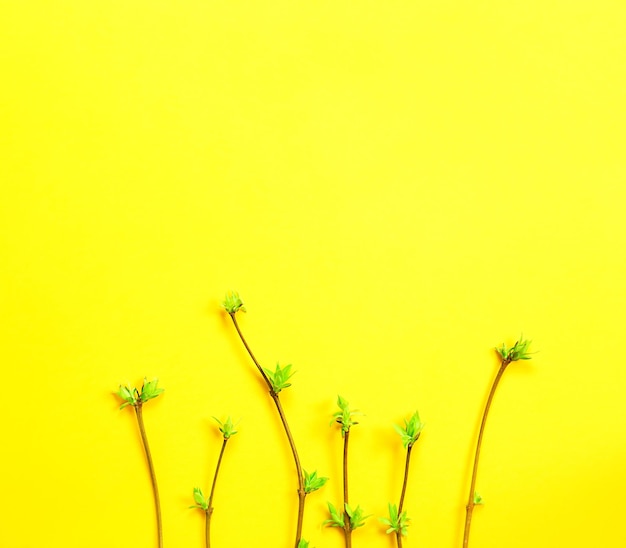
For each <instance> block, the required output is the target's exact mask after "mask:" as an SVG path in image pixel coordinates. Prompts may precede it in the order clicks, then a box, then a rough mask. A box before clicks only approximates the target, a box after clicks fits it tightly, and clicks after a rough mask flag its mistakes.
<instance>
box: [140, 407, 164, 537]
mask: <svg viewBox="0 0 626 548" xmlns="http://www.w3.org/2000/svg"><path fill="white" fill-rule="evenodd" d="M142 406H143V402H142V401H141V400H139V401H138V402H137V403H135V404H134V405H133V408H134V409H135V415H136V417H137V425H138V426H139V432H140V434H141V442H142V444H143V449H144V453H145V454H146V460H147V462H148V470H149V471H150V481H151V482H152V493H153V495H154V508H155V511H156V521H157V536H158V542H159V544H158V546H159V548H163V520H162V517H161V501H160V498H159V487H158V485H157V479H156V473H155V472H154V463H153V462H152V454H151V453H150V445H149V444H148V436H147V435H146V427H145V425H144V423H143V407H142Z"/></svg>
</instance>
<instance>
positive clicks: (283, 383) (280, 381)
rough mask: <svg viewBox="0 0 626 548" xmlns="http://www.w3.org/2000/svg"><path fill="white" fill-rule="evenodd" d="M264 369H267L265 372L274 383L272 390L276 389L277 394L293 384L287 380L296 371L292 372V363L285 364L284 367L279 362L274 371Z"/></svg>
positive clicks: (264, 369)
mask: <svg viewBox="0 0 626 548" xmlns="http://www.w3.org/2000/svg"><path fill="white" fill-rule="evenodd" d="M263 371H265V374H266V375H267V378H268V379H269V380H270V383H271V385H272V390H274V393H276V394H278V393H279V392H280V391H281V390H284V389H285V388H289V387H290V386H291V383H290V382H287V381H288V380H289V379H290V378H291V377H292V376H293V374H294V373H295V371H294V373H292V372H291V364H289V365H285V367H282V368H281V366H280V365H279V364H276V369H275V370H274V371H272V370H271V369H266V368H263Z"/></svg>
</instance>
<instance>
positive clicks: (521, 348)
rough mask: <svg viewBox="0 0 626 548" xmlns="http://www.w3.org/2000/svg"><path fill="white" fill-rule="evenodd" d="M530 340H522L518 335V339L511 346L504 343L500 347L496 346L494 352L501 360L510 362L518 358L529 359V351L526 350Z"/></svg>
mask: <svg viewBox="0 0 626 548" xmlns="http://www.w3.org/2000/svg"><path fill="white" fill-rule="evenodd" d="M530 343H531V341H529V340H524V339H523V338H521V337H520V339H519V340H518V341H516V342H515V344H514V345H513V346H512V347H511V348H507V347H506V345H505V344H504V343H502V346H501V347H499V348H498V347H496V352H497V353H498V354H499V356H500V359H501V360H502V361H503V362H506V363H511V362H516V361H518V360H530V359H531V357H530V356H531V354H532V353H531V352H528V347H529V346H530Z"/></svg>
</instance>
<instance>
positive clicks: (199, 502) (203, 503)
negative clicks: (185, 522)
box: [189, 487, 209, 512]
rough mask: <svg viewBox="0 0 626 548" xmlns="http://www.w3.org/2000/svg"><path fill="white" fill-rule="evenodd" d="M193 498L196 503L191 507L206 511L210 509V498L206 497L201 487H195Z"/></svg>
mask: <svg viewBox="0 0 626 548" xmlns="http://www.w3.org/2000/svg"><path fill="white" fill-rule="evenodd" d="M193 500H194V501H195V502H196V503H195V504H194V505H193V506H190V507H189V508H199V509H200V510H204V511H205V512H206V511H207V510H208V509H209V498H208V497H206V498H205V496H204V493H203V492H202V489H200V487H194V488H193Z"/></svg>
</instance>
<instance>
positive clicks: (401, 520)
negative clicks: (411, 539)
mask: <svg viewBox="0 0 626 548" xmlns="http://www.w3.org/2000/svg"><path fill="white" fill-rule="evenodd" d="M388 507H389V518H380V521H381V522H383V523H385V524H386V525H389V528H388V529H387V531H385V532H386V533H387V534H389V533H396V534H400V535H402V536H403V537H405V536H406V535H407V533H408V527H409V522H410V521H411V518H409V517H408V516H407V515H406V510H403V511H402V512H400V513H398V507H397V506H396V505H395V504H392V503H389V504H388Z"/></svg>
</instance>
